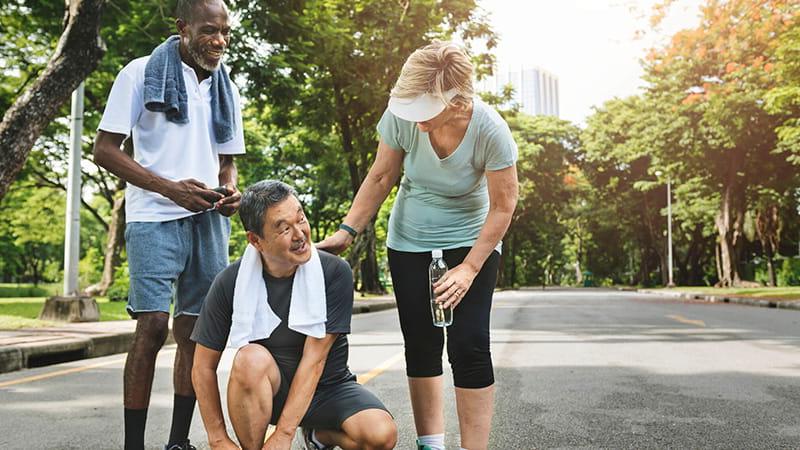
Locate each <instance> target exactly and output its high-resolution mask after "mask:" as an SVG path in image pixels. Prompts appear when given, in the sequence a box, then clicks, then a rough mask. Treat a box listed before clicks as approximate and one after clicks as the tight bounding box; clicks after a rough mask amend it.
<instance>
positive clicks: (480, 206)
mask: <svg viewBox="0 0 800 450" xmlns="http://www.w3.org/2000/svg"><path fill="white" fill-rule="evenodd" d="M473 102H474V103H473V104H474V106H473V110H472V117H471V118H470V121H469V125H468V126H467V132H466V134H464V138H463V139H462V141H461V144H459V146H458V147H457V148H456V150H455V151H454V152H453V153H452V154H451V155H450V156H448V157H446V158H444V159H439V157H438V156H437V155H436V152H434V150H433V147H432V146H431V141H430V139H429V138H428V133H424V132H421V131H419V129H418V128H417V124H416V123H415V122H409V121H406V120H403V119H400V118H399V117H397V116H395V115H394V114H392V113H391V112H390V111H389V110H388V109H387V110H386V111H385V112H384V113H383V117H382V118H381V120H380V122H379V123H378V133H379V134H380V136H381V138H382V139H383V142H385V143H386V144H387V145H388V146H389V147H391V148H393V149H395V150H398V151H404V152H405V156H404V157H403V169H404V172H405V173H404V175H403V179H402V180H401V182H400V189H399V190H398V193H397V199H396V200H395V203H394V207H393V208H392V214H391V216H390V217H389V235H388V237H387V240H386V241H387V242H386V245H387V246H388V247H389V248H391V249H394V250H399V251H405V252H427V251H430V250H433V249H452V248H458V247H471V246H472V245H473V244H474V243H475V241H476V240H477V239H478V234H479V233H480V231H481V228H483V225H484V223H485V222H486V215H487V214H488V212H489V191H488V188H487V186H486V171H487V170H500V169H505V168H507V167H510V166H512V165H514V163H515V162H516V161H517V145H516V143H515V142H514V139H513V138H512V136H511V130H509V128H508V124H506V122H505V121H504V120H503V118H502V117H500V114H498V113H497V111H495V110H494V109H492V108H491V107H490V106H489V105H487V104H486V103H484V102H483V101H481V100H480V99H478V98H474V99H473ZM497 251H498V252H499V251H500V244H498V245H497Z"/></svg>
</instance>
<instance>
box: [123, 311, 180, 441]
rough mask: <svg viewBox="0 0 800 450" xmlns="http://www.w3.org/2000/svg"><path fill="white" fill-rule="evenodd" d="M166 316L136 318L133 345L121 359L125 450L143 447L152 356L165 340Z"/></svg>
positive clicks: (151, 383) (139, 315)
mask: <svg viewBox="0 0 800 450" xmlns="http://www.w3.org/2000/svg"><path fill="white" fill-rule="evenodd" d="M168 326H169V315H168V314H167V313H163V312H148V313H140V314H138V315H137V316H136V331H135V332H134V335H133V343H132V344H131V348H130V350H129V351H128V357H127V359H126V360H125V370H124V375H123V403H124V405H125V448H127V449H131V450H133V449H136V450H138V449H141V448H143V447H144V429H145V420H144V419H145V417H146V415H147V407H148V406H149V404H150V391H151V389H152V386H153V373H154V372H155V367H156V356H158V351H159V350H160V349H161V346H162V345H164V341H165V340H166V339H167V332H168Z"/></svg>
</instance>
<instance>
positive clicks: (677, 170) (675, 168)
mask: <svg viewBox="0 0 800 450" xmlns="http://www.w3.org/2000/svg"><path fill="white" fill-rule="evenodd" d="M793 4H794V3H793V2H792V1H789V0H760V1H756V2H753V1H747V0H727V1H722V0H709V1H708V2H707V3H706V4H705V5H704V7H703V9H702V12H703V17H702V21H701V24H700V26H698V27H697V28H696V29H692V30H684V31H681V32H679V33H677V34H676V35H675V36H674V37H673V39H672V41H671V43H670V44H669V45H667V46H666V47H665V48H663V49H660V50H654V51H653V52H652V53H651V54H650V56H649V58H648V62H647V64H646V71H647V76H646V79H647V81H649V83H650V86H649V87H648V96H649V97H650V98H651V99H652V100H653V101H654V104H656V105H658V111H659V113H660V114H662V115H663V116H670V117H672V118H673V120H674V119H676V118H680V119H681V120H680V121H679V122H681V123H683V128H681V129H675V128H674V127H673V128H671V129H670V127H663V126H662V127H658V128H657V129H661V130H662V131H665V132H662V133H652V134H651V135H652V136H653V137H654V138H655V139H657V140H656V141H654V142H653V145H652V146H651V148H652V149H653V152H654V154H655V156H654V157H655V158H657V159H658V160H659V161H660V162H661V163H662V164H663V165H664V166H669V167H670V168H671V174H672V175H673V176H677V177H681V176H682V175H685V177H686V178H689V179H691V178H694V177H701V178H702V179H703V185H704V186H707V187H718V188H717V192H716V194H717V195H718V196H719V203H718V207H717V214H716V216H715V220H714V221H715V226H716V229H717V234H718V267H719V284H720V285H722V286H732V285H738V284H740V283H741V282H742V279H741V276H740V273H739V261H740V257H741V254H742V251H743V246H744V239H743V238H744V221H745V215H746V211H747V209H748V205H749V204H751V203H752V199H753V197H754V192H755V191H756V190H757V189H758V187H759V186H762V185H765V184H769V185H773V186H776V185H782V184H783V185H785V181H786V180H783V183H781V182H780V181H778V180H775V179H774V178H775V175H776V174H779V173H783V171H782V170H781V168H782V167H784V166H785V165H786V164H787V163H788V161H790V158H791V156H792V155H791V154H789V153H788V151H787V150H786V149H781V148H778V147H777V146H776V143H777V136H776V133H775V129H776V127H777V126H778V125H779V124H781V123H782V122H783V121H784V120H785V118H783V117H779V116H776V115H774V114H771V113H769V112H768V111H767V110H766V109H765V107H764V100H765V95H766V93H767V92H768V91H769V90H770V89H771V88H773V87H774V86H775V77H774V76H773V74H772V72H773V69H774V65H775V58H776V47H777V43H778V39H776V36H781V35H783V34H784V33H786V32H787V31H788V30H790V29H791V28H792V26H793V24H795V23H796V20H797V16H798V10H797V9H796V8H794V7H793ZM750 161H758V162H759V164H758V165H754V164H749V162H750Z"/></svg>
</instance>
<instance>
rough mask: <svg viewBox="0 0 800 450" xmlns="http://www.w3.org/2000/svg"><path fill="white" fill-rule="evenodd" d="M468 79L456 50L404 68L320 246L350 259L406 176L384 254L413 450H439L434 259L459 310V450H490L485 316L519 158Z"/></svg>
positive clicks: (419, 54) (443, 290) (441, 292)
mask: <svg viewBox="0 0 800 450" xmlns="http://www.w3.org/2000/svg"><path fill="white" fill-rule="evenodd" d="M472 76H473V67H472V64H471V62H470V60H469V57H468V55H467V54H466V53H465V51H464V50H463V49H461V48H460V47H459V46H457V45H455V44H453V43H451V42H434V43H432V44H430V45H428V46H425V47H423V48H420V49H418V50H416V51H415V52H414V53H412V54H411V56H409V58H408V60H407V61H406V63H405V64H404V65H403V69H402V71H401V74H400V77H399V78H398V80H397V83H396V85H395V87H394V89H392V92H391V96H390V98H389V105H388V108H387V110H386V112H385V113H384V114H383V117H382V118H381V120H380V123H379V124H378V133H379V134H380V143H379V145H378V152H377V156H376V158H375V162H374V163H373V165H372V167H371V168H370V170H369V173H368V174H367V177H366V179H365V180H364V182H363V184H362V185H361V187H360V189H359V191H358V193H357V195H356V197H355V200H354V201H353V205H352V207H351V208H350V211H349V212H348V214H347V216H346V217H345V218H344V221H343V223H342V225H341V226H340V229H339V230H338V231H337V232H336V233H335V234H333V235H332V236H330V237H328V238H327V239H325V240H324V241H322V242H320V243H319V245H318V246H319V247H320V248H323V249H327V250H329V251H333V252H336V253H338V252H341V251H343V250H345V249H346V248H347V247H348V246H349V245H350V244H351V243H352V242H353V239H354V238H355V236H356V234H357V233H358V231H360V230H363V229H364V228H365V227H366V226H367V224H368V223H369V221H370V219H371V218H372V217H373V216H374V215H375V213H376V212H377V210H378V208H379V207H380V205H381V203H383V201H384V200H385V199H386V197H387V196H388V194H389V191H390V190H391V189H392V187H393V186H394V185H395V183H396V182H397V179H398V178H399V177H400V174H401V172H404V176H403V179H402V181H401V183H400V189H399V191H398V194H397V199H396V201H395V204H394V207H393V209H392V214H391V217H390V220H389V234H388V238H387V246H388V253H389V267H390V270H391V274H392V281H393V285H394V289H395V297H396V298H397V308H398V313H399V316H400V325H401V328H402V331H403V339H404V341H405V357H406V374H407V376H408V385H409V390H410V394H411V405H412V408H413V411H414V422H415V425H416V429H417V434H418V439H417V446H418V448H419V449H437V450H438V449H444V411H443V400H442V397H443V393H442V362H441V361H442V358H441V355H442V349H443V347H444V333H443V329H442V328H437V327H434V326H433V324H432V320H431V308H430V303H429V302H430V300H429V292H428V265H429V264H430V262H431V250H434V249H443V250H444V259H445V261H446V262H447V265H448V267H450V270H449V271H448V272H447V273H446V274H445V275H444V277H442V279H441V281H440V282H439V283H438V284H437V286H436V289H435V293H436V294H437V300H438V301H440V302H442V303H444V306H445V307H448V306H453V307H454V312H453V324H452V325H451V326H449V327H447V328H446V330H447V354H448V357H449V361H450V365H451V367H452V371H453V381H454V385H455V396H456V406H457V411H458V420H459V426H460V431H461V447H462V448H463V449H469V450H480V449H485V448H487V446H488V442H489V430H490V428H491V420H492V414H493V402H494V373H493V368H492V360H491V355H490V352H489V315H490V311H491V303H492V293H493V291H494V287H495V283H496V281H497V269H498V265H499V257H500V245H501V241H502V238H503V235H504V234H505V232H506V230H507V229H508V225H509V223H510V222H511V215H512V213H513V212H514V207H515V206H516V203H517V172H516V159H517V147H516V145H515V143H514V141H513V139H512V137H511V132H510V130H509V128H508V125H507V124H506V123H505V121H503V119H502V118H501V117H500V115H499V114H497V112H496V111H494V110H493V109H492V108H491V107H489V106H488V105H486V104H485V103H484V102H482V101H481V100H480V99H479V98H477V97H476V96H475V95H474V92H473V88H472Z"/></svg>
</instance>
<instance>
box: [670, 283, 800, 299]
mask: <svg viewBox="0 0 800 450" xmlns="http://www.w3.org/2000/svg"><path fill="white" fill-rule="evenodd" d="M665 290H670V289H665ZM671 290H674V291H681V292H696V293H698V294H707V295H729V296H731V297H753V298H764V299H775V300H800V287H797V286H793V287H774V288H771V287H760V288H715V287H708V286H697V287H695V286H681V287H676V288H672V289H671Z"/></svg>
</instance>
